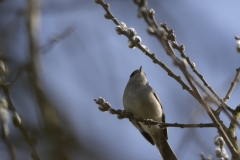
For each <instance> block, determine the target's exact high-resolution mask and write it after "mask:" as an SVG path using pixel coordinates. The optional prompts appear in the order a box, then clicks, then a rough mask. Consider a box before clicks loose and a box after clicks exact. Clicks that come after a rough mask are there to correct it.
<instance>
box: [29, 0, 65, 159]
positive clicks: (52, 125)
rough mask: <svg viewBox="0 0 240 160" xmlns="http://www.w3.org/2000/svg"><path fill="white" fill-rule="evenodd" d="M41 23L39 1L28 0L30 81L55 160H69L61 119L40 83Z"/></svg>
mask: <svg viewBox="0 0 240 160" xmlns="http://www.w3.org/2000/svg"><path fill="white" fill-rule="evenodd" d="M39 22H40V4H39V1H38V0H28V18H27V27H28V39H29V52H30V72H31V73H30V74H28V75H29V80H30V83H31V84H32V85H33V87H34V90H35V93H36V99H37V102H38V104H39V108H40V111H41V115H42V118H43V121H44V125H45V129H46V133H47V134H48V136H49V140H50V141H51V142H52V144H54V150H53V152H52V154H53V155H54V159H63V160H69V157H68V155H67V153H66V151H65V149H64V142H63V140H64V133H63V131H62V129H61V128H60V124H59V119H58V116H57V113H56V110H55V107H54V106H53V105H52V104H51V103H50V102H49V100H48V99H47V97H46V95H45V94H44V92H43V90H42V88H41V86H40V82H39V66H40V63H39V60H40V55H41V52H40V51H39V47H38V45H37V44H38V43H37V39H38V27H39Z"/></svg>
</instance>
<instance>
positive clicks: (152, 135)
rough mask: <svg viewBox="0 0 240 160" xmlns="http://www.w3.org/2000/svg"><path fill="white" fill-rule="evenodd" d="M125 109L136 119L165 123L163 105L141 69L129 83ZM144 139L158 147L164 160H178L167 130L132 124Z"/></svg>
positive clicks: (139, 123)
mask: <svg viewBox="0 0 240 160" xmlns="http://www.w3.org/2000/svg"><path fill="white" fill-rule="evenodd" d="M123 105H124V109H125V110H126V111H128V112H130V113H132V114H133V115H134V116H135V117H141V118H144V119H153V120H154V121H157V122H165V115H164V112H163V108H162V104H161V102H160V100H159V98H158V96H157V94H156V93H155V91H154V90H153V89H152V87H151V86H150V85H149V83H148V81H147V78H146V74H145V72H144V71H143V70H142V66H141V67H140V69H138V70H135V71H134V72H133V73H132V74H131V75H130V79H129V81H128V83H127V86H126V88H125V90H124V94H123ZM132 124H133V125H134V126H135V127H136V128H137V129H138V130H139V131H140V133H141V134H142V135H143V137H144V138H145V139H146V140H147V141H149V142H150V143H151V144H152V145H155V144H156V146H157V148H158V150H159V152H160V154H161V155H162V158H163V159H164V160H177V157H176V155H175V153H174V152H173V150H172V149H171V147H170V145H169V144H168V135H167V128H164V129H161V128H159V127H157V126H154V125H152V126H151V127H149V126H148V125H144V124H143V123H141V122H132Z"/></svg>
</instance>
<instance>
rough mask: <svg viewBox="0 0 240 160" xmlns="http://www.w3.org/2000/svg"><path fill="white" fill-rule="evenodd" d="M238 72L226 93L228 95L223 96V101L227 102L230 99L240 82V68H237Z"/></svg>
mask: <svg viewBox="0 0 240 160" xmlns="http://www.w3.org/2000/svg"><path fill="white" fill-rule="evenodd" d="M236 71H237V73H236V76H235V78H234V80H233V81H232V83H231V86H230V88H229V90H228V92H227V94H226V96H225V97H224V98H223V102H225V103H227V101H228V100H229V98H230V96H231V94H232V92H233V90H234V88H235V87H236V85H237V83H238V82H239V77H240V68H237V69H236Z"/></svg>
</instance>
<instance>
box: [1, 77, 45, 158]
mask: <svg viewBox="0 0 240 160" xmlns="http://www.w3.org/2000/svg"><path fill="white" fill-rule="evenodd" d="M1 87H2V89H3V91H4V94H5V96H6V98H7V101H8V104H9V110H10V111H12V116H13V123H14V125H15V126H16V127H17V128H18V129H19V130H20V131H21V133H22V135H23V137H24V139H25V141H27V143H28V145H29V147H30V149H31V156H32V159H33V160H41V159H40V157H39V155H38V153H37V151H36V145H37V139H36V137H34V136H33V135H32V134H31V133H30V132H28V131H27V130H26V128H25V126H24V124H23V122H22V118H21V117H20V115H19V114H18V112H17V110H16V109H15V107H14V105H13V102H12V100H11V97H10V93H9V84H8V83H6V82H5V84H1Z"/></svg>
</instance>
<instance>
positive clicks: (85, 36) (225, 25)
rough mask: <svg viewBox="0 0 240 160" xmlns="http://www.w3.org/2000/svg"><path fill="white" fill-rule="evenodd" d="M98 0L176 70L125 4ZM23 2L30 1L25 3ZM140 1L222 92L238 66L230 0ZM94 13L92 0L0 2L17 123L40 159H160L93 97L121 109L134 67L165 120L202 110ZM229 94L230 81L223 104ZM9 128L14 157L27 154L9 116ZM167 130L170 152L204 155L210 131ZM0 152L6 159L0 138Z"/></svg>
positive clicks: (195, 119)
mask: <svg viewBox="0 0 240 160" xmlns="http://www.w3.org/2000/svg"><path fill="white" fill-rule="evenodd" d="M31 2H32V3H33V4H31ZM105 2H107V3H109V4H110V9H111V11H112V13H113V15H114V16H115V17H116V18H117V19H118V20H119V21H121V22H125V23H126V25H127V26H128V27H132V28H135V30H136V31H137V33H138V36H140V37H141V39H142V44H144V45H146V46H148V48H149V49H150V51H151V52H153V53H155V54H156V56H157V57H158V58H159V59H160V60H161V61H163V62H164V63H165V64H166V65H167V66H169V67H170V68H171V69H172V70H173V71H174V72H175V73H176V74H178V75H181V72H180V71H179V69H178V68H176V67H175V66H174V65H173V63H172V60H171V58H170V57H168V56H167V55H166V53H165V52H164V51H163V49H162V46H161V45H160V44H159V42H158V41H157V40H156V39H155V38H154V37H151V36H150V35H148V33H147V31H146V29H147V24H146V23H145V22H144V21H143V19H139V18H137V6H136V5H135V4H134V3H133V1H127V0H122V1H117V0H105ZM34 3H38V4H34ZM31 5H33V6H36V5H38V6H40V7H36V8H35V10H30V9H28V8H29V6H31ZM148 6H149V8H153V9H154V10H155V11H156V15H155V16H156V19H157V21H158V22H159V23H162V22H166V23H167V25H168V27H169V28H171V29H173V30H174V31H175V34H176V36H177V42H178V43H179V44H184V45H185V48H186V54H187V55H188V56H189V57H190V58H191V60H192V61H193V62H194V63H195V64H196V66H197V69H198V70H199V72H200V73H201V74H203V75H204V77H205V79H206V80H207V82H208V83H209V84H210V86H211V87H212V88H213V89H214V90H215V91H216V92H217V93H218V94H219V95H220V96H221V97H222V98H223V97H224V96H225V94H226V93H227V90H228V89H229V87H230V84H231V82H232V80H233V78H234V77H235V74H236V68H239V65H240V55H239V54H237V52H236V41H235V39H234V36H235V35H240V30H239V28H240V21H239V16H240V10H239V6H240V2H239V1H231V2H223V1H222V2H219V1H206V2H204V3H202V1H179V2H178V1H174V2H173V1H158V0H151V1H149V3H148ZM35 14H37V15H35ZM104 14H105V11H104V10H103V8H102V7H101V6H100V5H97V4H96V3H94V1H93V0H92V1H86V0H68V1H66V0H41V1H40V0H39V1H36V0H34V1H33V0H31V1H30V0H27V1H26V0H18V1H14V0H1V1H0V18H1V22H0V53H1V59H2V61H3V62H4V63H5V64H6V65H7V66H8V68H9V74H8V75H7V76H6V80H7V81H8V82H9V83H10V94H11V98H12V101H13V103H14V106H15V108H16V110H17V111H18V113H19V114H20V115H21V117H22V120H23V123H24V125H25V127H26V130H28V131H29V132H30V133H31V134H32V135H34V136H35V137H36V138H37V139H38V144H37V145H36V150H37V152H38V154H39V156H40V158H41V159H43V160H68V159H69V160H70V159H71V160H95V159H96V160H112V159H114V160H130V159H131V160H135V159H138V160H146V159H151V160H157V159H161V158H160V155H159V153H158V151H157V149H156V147H154V146H152V145H151V144H150V143H149V142H147V141H146V140H145V139H144V138H143V137H142V135H141V134H140V133H139V132H138V131H137V130H136V129H135V128H134V127H133V126H132V124H131V123H130V122H129V121H128V120H127V119H123V120H118V119H117V117H116V116H114V115H111V114H109V113H102V112H100V111H99V110H98V106H97V105H96V104H95V103H94V101H93V99H94V98H95V99H96V98H98V97H100V96H101V97H103V98H105V99H106V101H108V102H109V103H110V104H111V105H112V107H113V108H115V109H123V104H122V95H123V91H124V88H125V86H126V84H127V82H128V80H129V76H130V74H131V73H132V72H133V71H134V70H136V69H138V68H139V67H140V66H142V67H143V70H144V71H145V72H146V75H147V78H148V80H149V83H150V85H151V86H152V87H153V88H154V89H155V91H156V92H157V94H158V96H159V97H160V99H161V101H162V104H163V108H164V112H165V115H166V120H167V122H168V123H175V122H177V123H210V122H211V120H210V119H209V118H208V116H207V114H206V113H205V110H204V109H203V107H202V106H201V105H200V104H199V103H198V102H197V101H196V100H195V99H194V98H193V97H192V96H191V95H190V94H189V93H188V92H186V91H185V90H182V87H181V86H180V85H179V84H178V83H177V82H176V81H175V80H174V79H172V78H171V77H169V76H168V75H167V73H166V72H165V71H164V70H163V69H162V68H161V67H159V66H157V65H155V64H153V63H152V61H151V60H150V59H149V58H148V57H146V56H145V55H144V54H143V53H142V52H141V51H140V50H138V49H129V48H128V44H127V38H126V37H125V36H119V35H117V33H116V32H115V24H114V23H113V22H112V21H108V20H106V19H105V18H104ZM31 18H32V19H31ZM31 21H37V22H36V23H34V24H37V26H35V29H36V28H38V29H37V30H34V31H31ZM32 33H35V34H34V35H32ZM32 38H33V39H32ZM34 53H35V54H34ZM176 53H177V54H178V52H176ZM181 76H182V75H181ZM1 95H2V96H4V94H3V93H1ZM239 95H240V86H239V85H238V86H237V87H236V89H235V90H234V92H233V95H232V96H231V98H230V100H229V101H228V104H229V106H231V107H232V108H233V109H235V108H236V106H237V105H238V104H239ZM213 107H216V106H213ZM221 118H222V119H223V121H224V123H225V124H226V126H228V125H229V120H228V118H227V117H226V116H225V115H224V114H222V115H221ZM9 128H10V137H9V141H10V142H11V144H12V146H13V147H14V151H15V155H16V159H18V160H28V159H29V160H30V159H31V155H30V153H31V149H30V147H29V145H28V144H27V142H26V141H25V140H24V137H23V135H22V134H21V132H20V131H19V130H18V129H17V128H16V127H15V126H14V125H13V124H12V123H9ZM168 131H169V132H168V133H169V143H170V145H171V146H172V148H173V150H174V151H175V152H176V154H177V156H178V157H179V159H181V160H182V159H186V160H188V159H200V157H199V154H200V153H201V152H203V153H204V154H205V155H212V156H213V157H214V150H215V146H214V143H213V140H214V137H215V136H216V135H217V130H216V129H215V128H202V129H186V128H185V129H181V128H169V129H168ZM239 133H240V132H239V129H238V130H237V133H236V134H237V135H238V136H239ZM0 155H1V159H3V160H8V159H11V156H10V154H9V151H8V148H7V146H6V144H5V143H4V142H3V141H0Z"/></svg>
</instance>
